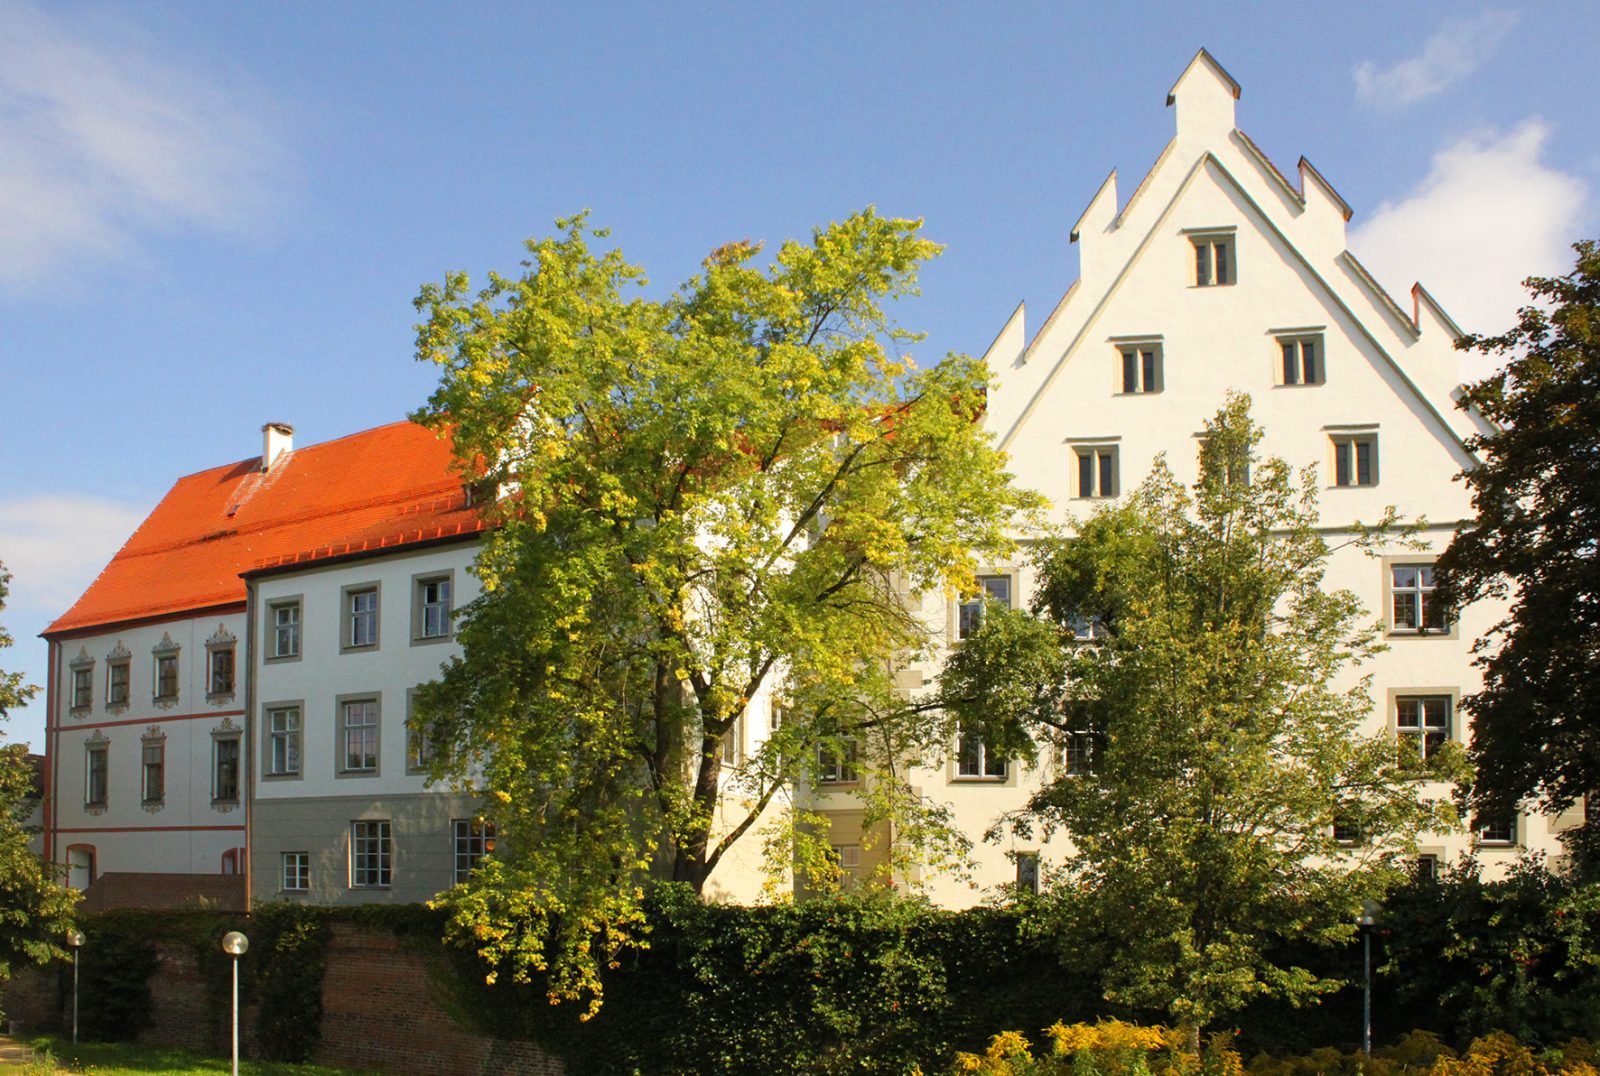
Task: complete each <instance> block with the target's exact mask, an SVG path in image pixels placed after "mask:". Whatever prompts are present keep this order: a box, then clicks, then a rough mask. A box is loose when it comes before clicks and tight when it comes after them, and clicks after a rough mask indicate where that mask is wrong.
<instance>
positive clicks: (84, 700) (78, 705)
mask: <svg viewBox="0 0 1600 1076" xmlns="http://www.w3.org/2000/svg"><path fill="white" fill-rule="evenodd" d="M93 699H94V666H93V665H87V666H84V667H83V668H81V669H73V670H72V708H73V709H74V710H87V709H88V708H89V704H90V702H92V701H93Z"/></svg>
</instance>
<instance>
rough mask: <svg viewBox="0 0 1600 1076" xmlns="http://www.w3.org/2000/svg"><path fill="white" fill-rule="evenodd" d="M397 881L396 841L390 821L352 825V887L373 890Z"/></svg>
mask: <svg viewBox="0 0 1600 1076" xmlns="http://www.w3.org/2000/svg"><path fill="white" fill-rule="evenodd" d="M393 881H394V841H393V838H392V834H391V831H390V828H389V821H388V819H380V820H364V821H360V822H352V823H350V887H351V888H352V889H373V888H383V887H386V886H389V885H391V884H392V883H393Z"/></svg>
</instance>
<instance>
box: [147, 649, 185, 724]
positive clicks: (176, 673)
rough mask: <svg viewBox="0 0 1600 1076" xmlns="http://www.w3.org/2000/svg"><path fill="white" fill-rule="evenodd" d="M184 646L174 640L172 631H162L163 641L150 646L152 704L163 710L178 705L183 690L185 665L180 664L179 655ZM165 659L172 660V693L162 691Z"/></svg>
mask: <svg viewBox="0 0 1600 1076" xmlns="http://www.w3.org/2000/svg"><path fill="white" fill-rule="evenodd" d="M182 650H183V648H182V647H181V646H179V645H178V644H177V643H175V642H173V641H172V633H171V632H165V631H164V632H162V633H161V641H160V642H159V643H157V644H156V645H155V646H152V647H151V648H150V676H151V683H150V702H151V705H153V706H155V707H157V708H158V709H161V710H170V709H172V708H173V707H174V706H176V705H178V696H179V695H180V694H182V692H183V667H182V666H181V665H179V664H178V655H179V653H181V652H182ZM165 661H170V662H172V693H171V694H168V695H163V694H162V693H161V665H162V663H163V662H165Z"/></svg>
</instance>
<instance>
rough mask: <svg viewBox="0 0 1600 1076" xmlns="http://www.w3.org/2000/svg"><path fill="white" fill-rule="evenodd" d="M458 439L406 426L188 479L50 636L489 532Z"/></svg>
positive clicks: (187, 607) (209, 602)
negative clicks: (355, 556)
mask: <svg viewBox="0 0 1600 1076" xmlns="http://www.w3.org/2000/svg"><path fill="white" fill-rule="evenodd" d="M450 464H451V449H450V442H449V439H448V438H441V437H439V436H437V435H436V434H434V432H433V431H431V430H428V429H425V428H424V427H422V426H418V425H416V424H415V423H412V422H395V423H391V424H390V425H387V426H379V427H377V428H376V429H371V430H365V431H363V432H361V433H354V434H350V435H349V436H347V437H341V438H338V439H337V440H333V441H325V442H323V443H322V444H318V445H307V446H305V447H304V448H294V449H290V450H288V451H286V452H284V453H283V454H282V455H281V456H277V457H275V458H274V460H273V462H272V465H271V467H270V468H269V469H267V470H265V471H263V470H262V469H261V458H260V457H255V458H252V459H247V460H240V461H239V462H237V463H231V464H227V465H225V466H222V467H214V468H211V469H210V470H206V471H200V472H199V473H197V474H192V475H189V476H187V477H185V478H180V479H179V480H178V481H177V482H176V483H175V484H174V485H173V487H172V489H171V490H170V491H169V492H168V493H167V495H166V496H165V497H163V498H162V499H161V503H160V504H158V505H156V507H155V510H154V511H152V512H151V513H150V515H149V517H148V518H146V519H145V521H144V522H143V523H142V524H141V525H140V526H139V529H138V530H136V531H134V533H133V537H131V538H129V539H128V541H127V544H126V545H124V546H123V547H122V549H121V551H119V552H118V553H117V555H116V556H115V557H113V558H112V560H111V563H110V564H108V565H106V567H105V568H104V569H103V570H102V571H101V572H100V575H99V576H98V577H97V578H96V579H95V581H94V582H93V583H92V584H91V585H90V586H89V589H88V590H86V591H85V592H84V593H83V596H82V597H80V598H79V599H78V600H77V602H76V603H75V604H74V605H73V606H72V608H71V609H69V610H67V612H66V613H65V614H63V615H62V616H61V617H60V618H59V619H57V620H56V621H55V623H53V624H51V625H50V626H49V628H47V629H46V630H45V631H44V633H43V634H44V636H45V637H46V638H49V637H51V636H58V635H62V634H65V633H68V632H75V631H80V630H82V629H86V628H92V627H98V626H102V625H107V624H114V623H121V622H125V621H134V620H144V619H149V618H153V617H162V616H170V615H173V614H181V613H185V612H190V611H197V610H201V609H208V608H214V607H217V606H225V605H232V604H242V603H243V602H244V600H245V583H244V580H243V579H242V578H241V577H240V573H242V572H247V571H250V570H252V569H256V568H260V567H263V566H269V565H277V564H287V563H300V562H303V561H307V560H317V559H322V558H324V557H328V556H339V555H344V554H350V553H355V552H359V551H363V550H368V549H379V548H392V547H395V546H400V545H407V544H411V543H414V542H425V541H434V540H439V539H447V538H450V537H453V536H465V535H471V534H475V533H477V532H478V531H481V530H482V529H483V527H484V524H483V521H482V519H481V517H480V516H479V513H478V511H477V510H476V509H475V508H473V507H472V504H471V499H470V497H469V495H468V493H467V490H466V489H465V488H464V487H463V485H462V483H461V479H460V477H459V476H457V475H456V474H455V473H453V472H452V470H451V468H450Z"/></svg>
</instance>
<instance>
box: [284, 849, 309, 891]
mask: <svg viewBox="0 0 1600 1076" xmlns="http://www.w3.org/2000/svg"><path fill="white" fill-rule="evenodd" d="M281 884H282V886H283V889H284V892H286V893H305V892H307V891H308V890H310V888H311V853H310V852H285V853H283V881H282V883H281Z"/></svg>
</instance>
